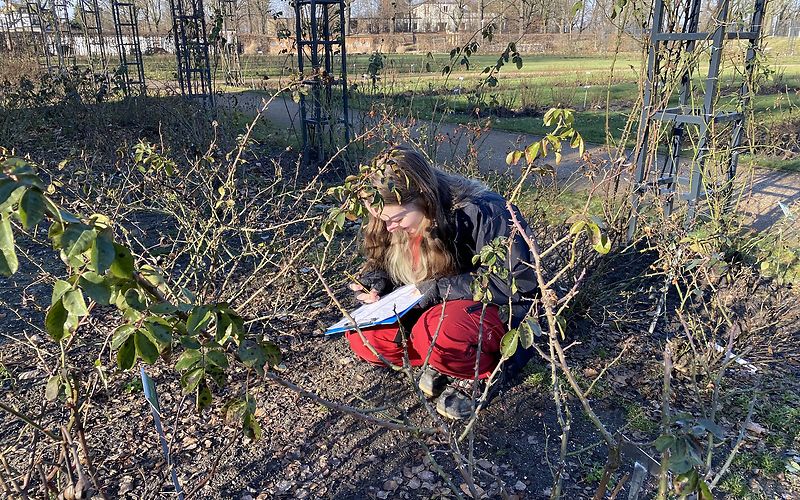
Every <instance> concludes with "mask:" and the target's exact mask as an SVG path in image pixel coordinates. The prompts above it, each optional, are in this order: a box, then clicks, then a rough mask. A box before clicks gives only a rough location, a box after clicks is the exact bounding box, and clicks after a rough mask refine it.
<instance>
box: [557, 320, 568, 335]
mask: <svg viewBox="0 0 800 500" xmlns="http://www.w3.org/2000/svg"><path fill="white" fill-rule="evenodd" d="M556 325H557V326H558V331H559V333H561V338H562V339H563V338H564V337H565V336H566V334H567V320H566V319H564V316H556Z"/></svg>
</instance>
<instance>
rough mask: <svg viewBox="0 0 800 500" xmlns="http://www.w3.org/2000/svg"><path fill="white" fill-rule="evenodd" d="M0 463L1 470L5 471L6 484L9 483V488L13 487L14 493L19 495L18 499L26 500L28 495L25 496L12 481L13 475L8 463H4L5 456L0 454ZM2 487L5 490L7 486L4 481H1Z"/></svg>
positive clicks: (13, 480) (14, 481)
mask: <svg viewBox="0 0 800 500" xmlns="http://www.w3.org/2000/svg"><path fill="white" fill-rule="evenodd" d="M0 462H2V464H3V470H4V471H5V473H6V475H7V476H8V477H7V478H6V479H8V482H10V483H11V486H13V487H14V491H16V492H17V495H19V498H21V499H22V500H28V495H27V494H25V491H24V490H23V489H22V488H20V486H19V484H18V483H17V481H16V480H15V479H14V477H13V474H12V473H11V468H10V467H9V466H8V462H7V461H6V456H5V455H3V454H1V453H0ZM0 477H2V474H0ZM3 486H4V488H6V489H7V488H8V486H6V484H5V481H3Z"/></svg>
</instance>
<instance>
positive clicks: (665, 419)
mask: <svg viewBox="0 0 800 500" xmlns="http://www.w3.org/2000/svg"><path fill="white" fill-rule="evenodd" d="M671 376H672V349H671V348H670V345H669V343H667V344H666V345H665V346H664V387H663V391H662V393H661V432H662V433H664V434H666V433H667V432H669V426H670V416H669V398H670V379H671ZM668 470H669V448H667V449H665V450H664V451H663V452H662V453H661V471H660V472H659V477H658V495H657V498H659V499H666V498H667V473H668Z"/></svg>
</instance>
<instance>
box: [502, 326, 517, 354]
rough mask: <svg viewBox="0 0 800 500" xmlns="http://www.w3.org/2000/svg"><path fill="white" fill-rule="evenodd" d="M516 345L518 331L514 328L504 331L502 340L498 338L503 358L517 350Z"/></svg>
mask: <svg viewBox="0 0 800 500" xmlns="http://www.w3.org/2000/svg"><path fill="white" fill-rule="evenodd" d="M518 345H519V332H518V331H517V329H516V328H513V329H511V330H509V331H508V332H506V334H505V335H503V338H502V340H500V354H502V356H503V358H506V359H508V358H510V357H511V356H513V355H514V353H515V352H517V347H518Z"/></svg>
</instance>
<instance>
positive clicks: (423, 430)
mask: <svg viewBox="0 0 800 500" xmlns="http://www.w3.org/2000/svg"><path fill="white" fill-rule="evenodd" d="M264 376H265V377H266V378H268V379H269V380H271V381H272V382H275V383H276V384H278V385H282V386H284V387H286V388H287V389H289V390H291V391H293V392H296V393H297V394H300V395H301V396H304V397H307V398H308V399H310V400H312V401H314V402H315V403H318V404H321V405H322V406H325V407H326V408H330V409H331V410H336V411H340V412H342V413H346V414H348V415H351V416H353V417H356V418H358V419H360V420H363V421H365V422H369V423H371V424H375V425H378V426H381V427H386V428H387V429H392V430H396V431H403V432H409V433H411V434H419V435H431V436H432V435H435V434H440V433H441V431H440V430H439V429H431V428H427V427H413V426H409V425H403V424H396V423H392V422H388V421H386V420H381V419H379V418H376V417H373V416H372V415H367V414H365V413H363V412H362V411H360V410H359V409H358V408H354V407H352V406H347V405H342V404H339V403H334V402H333V401H328V400H327V399H324V398H322V397H320V396H318V395H316V394H314V393H313V392H309V391H307V390H305V389H303V388H302V387H300V386H298V385H296V384H293V383H292V382H289V381H288V380H285V379H283V378H281V377H279V376H277V375H275V374H274V373H272V372H265V373H264Z"/></svg>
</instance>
